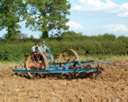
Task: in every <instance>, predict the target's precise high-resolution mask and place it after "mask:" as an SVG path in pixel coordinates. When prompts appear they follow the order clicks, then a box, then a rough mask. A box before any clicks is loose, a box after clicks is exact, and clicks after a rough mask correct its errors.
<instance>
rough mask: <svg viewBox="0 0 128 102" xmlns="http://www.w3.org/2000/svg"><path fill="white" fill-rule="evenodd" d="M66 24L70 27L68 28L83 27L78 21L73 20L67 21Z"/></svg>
mask: <svg viewBox="0 0 128 102" xmlns="http://www.w3.org/2000/svg"><path fill="white" fill-rule="evenodd" d="M67 25H68V26H69V27H70V29H80V28H83V26H82V25H81V24H80V23H78V22H75V21H69V22H68V23H67Z"/></svg>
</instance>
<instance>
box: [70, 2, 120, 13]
mask: <svg viewBox="0 0 128 102" xmlns="http://www.w3.org/2000/svg"><path fill="white" fill-rule="evenodd" d="M117 7H118V4H116V3H114V2H112V1H111V0H79V2H78V4H74V5H73V6H72V10H76V11H106V10H111V9H115V8H117Z"/></svg>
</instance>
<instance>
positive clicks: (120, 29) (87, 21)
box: [0, 0, 128, 37]
mask: <svg viewBox="0 0 128 102" xmlns="http://www.w3.org/2000/svg"><path fill="white" fill-rule="evenodd" d="M69 2H70V3H71V9H70V12H71V14H70V16H69V17H68V18H69V22H68V23H67V25H69V26H70V30H73V31H76V32H81V33H83V34H85V35H99V34H100V35H101V34H104V33H112V34H115V35H116V36H122V35H124V36H128V0H69ZM20 24H21V25H22V27H21V29H20V30H21V32H22V33H25V34H28V35H31V34H32V35H34V36H35V37H39V35H40V34H41V32H39V31H31V30H30V29H29V28H26V27H25V25H24V23H23V22H22V23H20ZM5 32H6V31H5V30H3V31H1V32H0V36H2V34H4V33H5Z"/></svg>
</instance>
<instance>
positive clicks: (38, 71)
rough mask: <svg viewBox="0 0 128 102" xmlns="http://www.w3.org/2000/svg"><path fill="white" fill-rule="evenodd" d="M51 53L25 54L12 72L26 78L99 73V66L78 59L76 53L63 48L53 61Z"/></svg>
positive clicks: (94, 75)
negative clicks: (21, 61)
mask: <svg viewBox="0 0 128 102" xmlns="http://www.w3.org/2000/svg"><path fill="white" fill-rule="evenodd" d="M51 55H52V54H51V53H42V54H41V53H31V54H30V55H28V56H26V58H25V61H24V65H23V66H16V67H15V68H14V69H13V72H14V74H16V75H19V76H23V77H27V78H41V77H52V78H53V77H55V78H66V79H74V78H85V77H91V78H96V76H97V75H98V74H99V73H101V70H100V69H101V68H100V67H99V66H98V64H96V63H95V62H94V61H80V58H79V55H78V53H77V52H76V51H75V50H73V49H69V50H65V51H63V52H62V53H60V54H59V55H58V56H57V58H56V59H55V60H54V61H53V59H52V57H51Z"/></svg>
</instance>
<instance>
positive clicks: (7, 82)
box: [0, 61, 128, 102]
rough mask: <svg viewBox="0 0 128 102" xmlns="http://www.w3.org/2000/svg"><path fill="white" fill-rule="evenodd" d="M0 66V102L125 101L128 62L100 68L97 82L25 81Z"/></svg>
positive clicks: (7, 67)
mask: <svg viewBox="0 0 128 102" xmlns="http://www.w3.org/2000/svg"><path fill="white" fill-rule="evenodd" d="M13 66H14V65H8V64H7V65H5V64H4V65H2V64H1V65H0V102H128V61H115V62H113V64H112V65H102V67H103V71H102V74H101V75H99V76H98V77H97V79H90V78H85V79H73V80H66V79H54V78H42V79H26V78H23V77H19V76H15V75H12V68H13Z"/></svg>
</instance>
